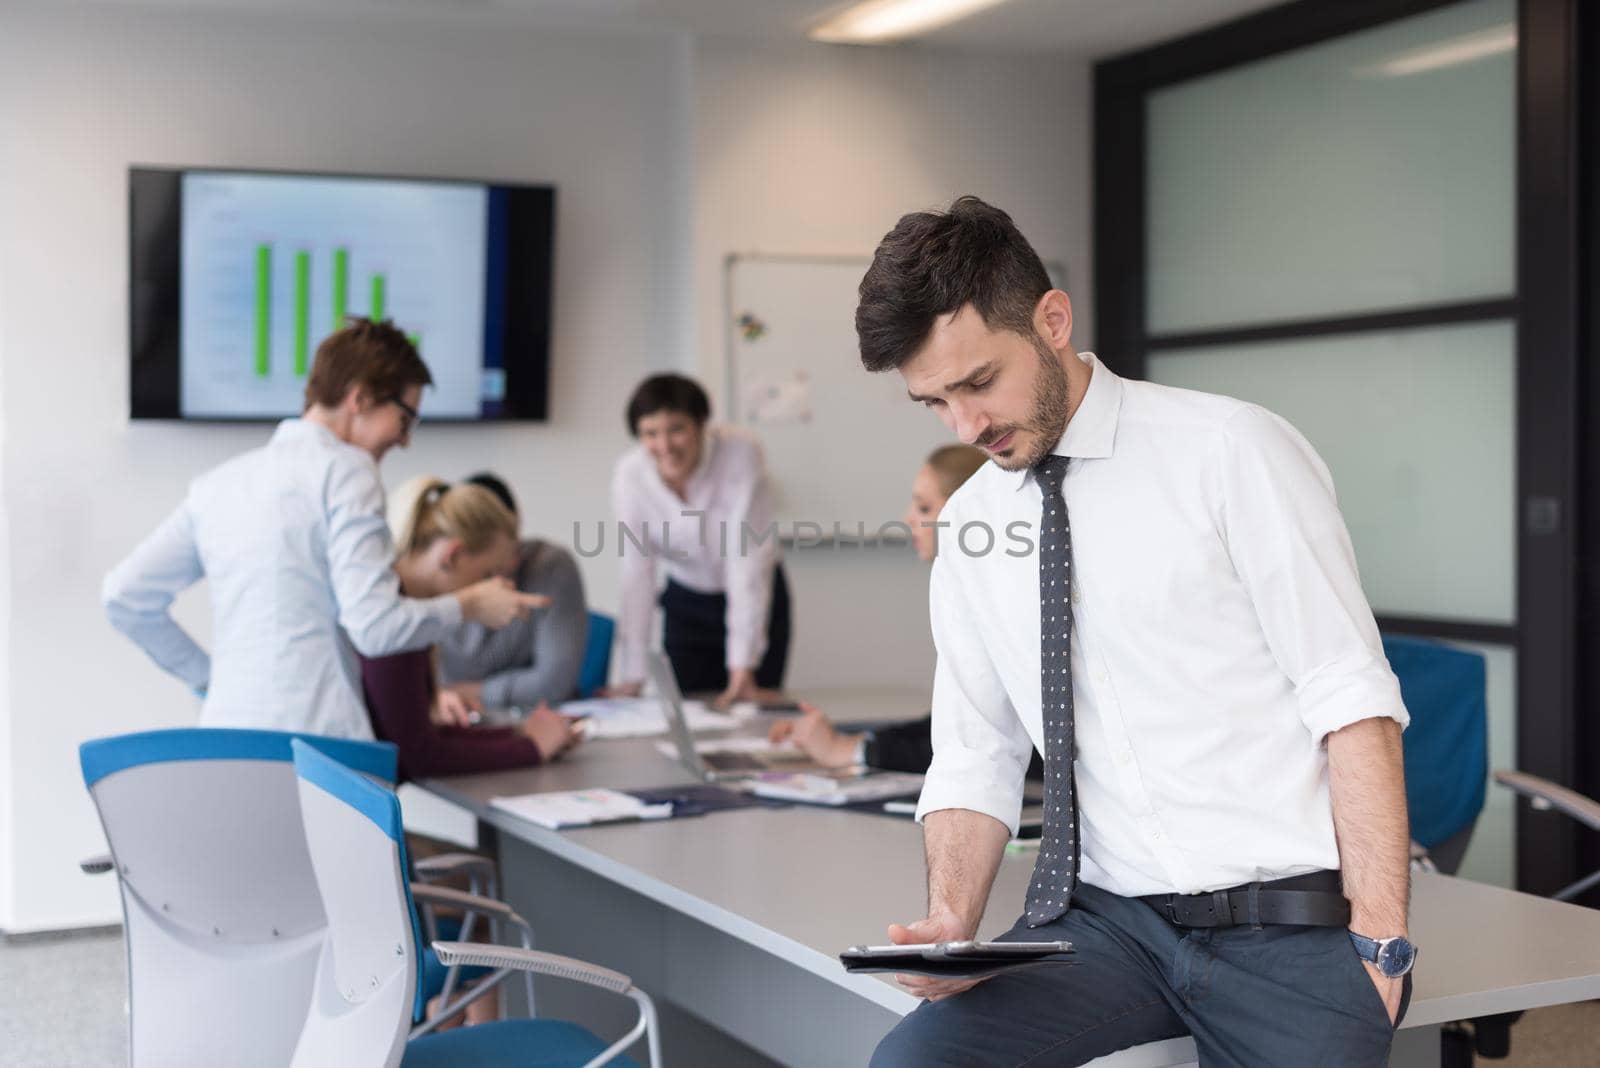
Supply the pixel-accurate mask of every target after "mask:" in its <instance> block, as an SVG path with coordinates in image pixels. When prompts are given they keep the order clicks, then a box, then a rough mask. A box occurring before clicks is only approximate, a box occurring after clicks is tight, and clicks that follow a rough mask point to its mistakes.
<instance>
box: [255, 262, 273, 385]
mask: <svg viewBox="0 0 1600 1068" xmlns="http://www.w3.org/2000/svg"><path fill="white" fill-rule="evenodd" d="M271 373H272V246H271V245H257V246H256V374H257V375H258V376H259V377H261V378H266V377H267V376H268V375H270V374H271Z"/></svg>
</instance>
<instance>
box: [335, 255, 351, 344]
mask: <svg viewBox="0 0 1600 1068" xmlns="http://www.w3.org/2000/svg"><path fill="white" fill-rule="evenodd" d="M349 314H350V250H349V249H347V248H336V249H334V250H333V329H335V330H342V329H344V320H345V316H347V315H349Z"/></svg>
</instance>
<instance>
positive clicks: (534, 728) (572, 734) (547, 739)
mask: <svg viewBox="0 0 1600 1068" xmlns="http://www.w3.org/2000/svg"><path fill="white" fill-rule="evenodd" d="M522 733H523V734H524V735H526V736H527V739H528V741H530V742H532V743H533V745H534V748H536V749H538V750H539V759H541V760H543V761H545V762H546V763H549V762H550V761H552V760H554V759H556V758H557V757H559V756H560V755H561V754H562V753H565V752H566V751H567V750H568V749H571V748H572V747H573V746H575V745H577V744H578V743H579V742H580V741H582V740H583V732H582V731H580V730H578V727H577V723H576V721H574V720H572V719H570V718H568V717H567V716H563V715H562V714H561V713H559V712H557V711H555V710H554V709H552V708H551V707H550V706H549V705H548V704H546V703H545V702H544V701H540V702H539V707H538V708H535V709H534V710H533V711H532V712H529V713H528V718H527V719H525V720H523V721H522Z"/></svg>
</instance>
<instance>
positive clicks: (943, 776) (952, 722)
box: [917, 557, 1033, 835]
mask: <svg viewBox="0 0 1600 1068" xmlns="http://www.w3.org/2000/svg"><path fill="white" fill-rule="evenodd" d="M963 600H964V591H963V590H962V588H961V585H960V576H959V575H958V574H957V573H956V572H955V568H954V567H953V566H952V565H951V564H950V563H948V562H947V560H946V558H945V557H940V558H939V559H938V560H937V561H935V563H934V565H933V577H932V580H931V583H930V585H929V596H928V603H929V615H930V617H931V619H932V623H933V641H934V645H935V647H936V648H937V650H938V656H939V659H938V664H937V666H936V667H935V669H934V676H933V763H931V764H930V765H929V766H928V776H927V779H926V780H925V781H924V783H923V787H922V797H921V800H920V801H918V803H917V819H918V821H919V822H920V821H921V820H922V819H924V818H925V817H926V816H927V815H928V814H929V813H930V812H938V811H939V810H941V809H948V808H962V809H968V810H970V811H973V812H981V813H983V814H984V815H986V816H991V817H993V818H994V819H996V820H998V821H1000V822H1001V823H1003V824H1005V825H1006V827H1007V828H1008V829H1009V830H1010V832H1011V834H1012V835H1015V834H1016V833H1017V824H1018V822H1019V818H1020V816H1021V812H1022V785H1023V776H1024V773H1025V772H1026V770H1027V767H1028V759H1029V757H1030V756H1031V755H1032V749H1033V743H1032V741H1031V740H1030V739H1029V738H1028V733H1027V730H1026V729H1025V728H1024V727H1023V725H1022V721H1021V720H1020V719H1018V718H1017V713H1016V709H1015V708H1014V707H1013V705H1012V703H1011V699H1010V698H1009V697H1008V696H1007V694H1006V691H1005V687H1004V686H1003V685H1002V684H1001V681H1000V677H999V675H997V674H996V673H995V670H994V668H993V666H992V663H991V660H990V658H989V656H988V653H987V651H986V650H985V649H984V646H983V639H982V635H980V634H979V633H978V632H977V628H976V626H975V625H974V624H973V622H972V620H973V615H972V613H971V612H970V611H969V610H968V609H967V607H966V606H965V605H964V604H963Z"/></svg>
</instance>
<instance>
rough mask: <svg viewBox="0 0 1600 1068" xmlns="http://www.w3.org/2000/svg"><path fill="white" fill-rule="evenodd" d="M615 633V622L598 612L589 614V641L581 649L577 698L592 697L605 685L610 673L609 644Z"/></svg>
mask: <svg viewBox="0 0 1600 1068" xmlns="http://www.w3.org/2000/svg"><path fill="white" fill-rule="evenodd" d="M616 632H617V624H616V621H615V620H613V619H612V618H611V617H610V616H608V615H604V614H603V613H600V612H590V613H589V641H588V644H586V645H585V646H584V647H583V666H582V667H580V668H579V669H578V696H579V697H593V696H594V693H595V691H596V690H598V689H600V687H602V686H604V685H605V684H606V678H607V676H608V675H609V674H610V673H611V642H612V639H613V638H614V637H615V635H616Z"/></svg>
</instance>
